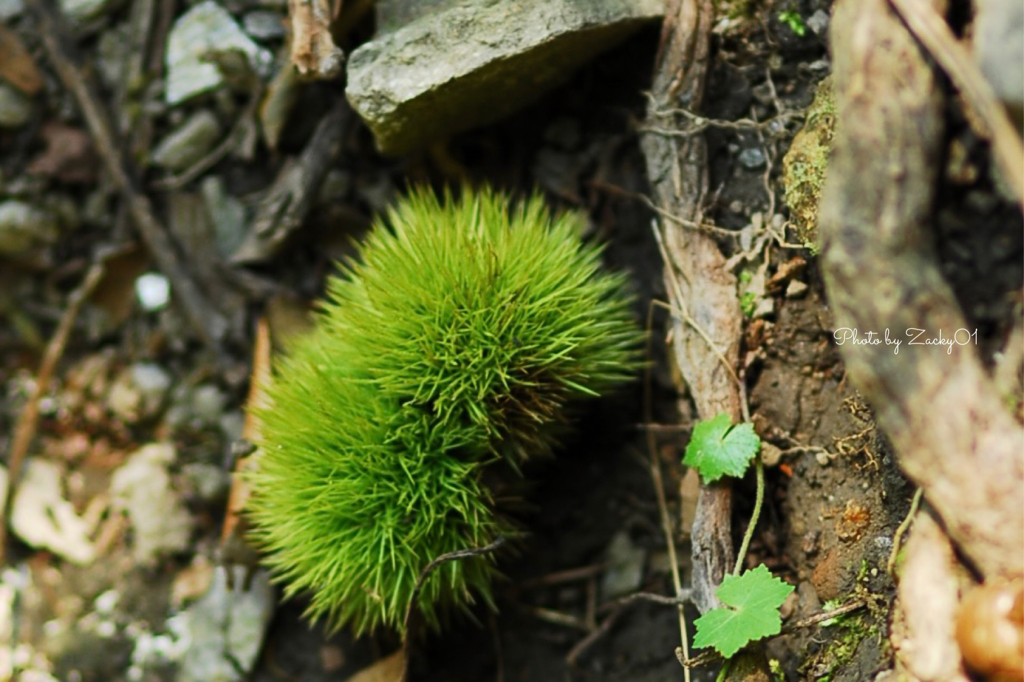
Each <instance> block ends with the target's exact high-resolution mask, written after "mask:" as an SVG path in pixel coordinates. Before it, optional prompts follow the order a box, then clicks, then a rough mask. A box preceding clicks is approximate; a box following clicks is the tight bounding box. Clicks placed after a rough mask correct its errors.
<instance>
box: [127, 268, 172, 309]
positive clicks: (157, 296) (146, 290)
mask: <svg viewBox="0 0 1024 682" xmlns="http://www.w3.org/2000/svg"><path fill="white" fill-rule="evenodd" d="M135 294H136V296H138V297H139V303H141V304H142V308H143V310H146V311H149V312H153V311H155V310H160V309H162V308H165V307H166V306H167V303H168V301H170V300H171V285H170V282H168V281H167V278H166V277H164V276H163V275H161V274H160V273H157V272H147V273H146V274H144V275H142V276H141V277H139V278H138V279H137V280H135Z"/></svg>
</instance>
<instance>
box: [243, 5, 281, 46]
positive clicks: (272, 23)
mask: <svg viewBox="0 0 1024 682" xmlns="http://www.w3.org/2000/svg"><path fill="white" fill-rule="evenodd" d="M242 27H243V28H244V29H245V32H246V33H248V34H249V35H251V36H252V37H253V38H255V39H256V40H275V39H277V38H284V33H285V32H284V17H283V16H281V15H280V14H278V13H277V12H271V11H270V10H265V9H258V10H255V11H252V12H249V13H248V14H246V15H245V16H244V17H242Z"/></svg>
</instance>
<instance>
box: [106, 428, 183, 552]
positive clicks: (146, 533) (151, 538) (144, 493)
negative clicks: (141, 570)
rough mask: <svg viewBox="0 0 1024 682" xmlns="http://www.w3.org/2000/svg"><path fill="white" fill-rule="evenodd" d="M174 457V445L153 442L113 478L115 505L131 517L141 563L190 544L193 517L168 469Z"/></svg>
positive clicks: (135, 548) (122, 466) (115, 473)
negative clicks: (176, 490)
mask: <svg viewBox="0 0 1024 682" xmlns="http://www.w3.org/2000/svg"><path fill="white" fill-rule="evenodd" d="M175 456H176V455H175V451H174V446H172V445H170V444H167V443H150V444H149V445H145V446H143V447H142V448H140V449H139V450H137V451H135V452H134V453H132V455H131V456H129V458H128V460H127V461H126V462H125V463H124V464H122V465H121V466H120V467H119V468H118V469H117V471H115V472H114V475H113V477H112V478H111V481H110V494H111V498H112V499H113V504H114V507H115V508H117V509H121V510H123V511H124V512H126V513H127V514H128V517H129V519H131V524H132V530H133V538H134V543H133V544H134V546H133V554H134V556H135V559H136V561H138V562H140V563H146V564H150V563H153V562H154V561H156V560H157V558H158V557H160V556H161V555H163V554H166V553H174V552H181V551H183V550H185V549H186V548H187V547H188V544H189V538H190V536H191V534H192V525H193V522H192V517H191V516H190V515H189V513H188V510H187V509H185V505H184V503H183V502H182V500H181V498H180V496H179V495H178V494H177V493H176V492H175V491H174V489H173V487H172V485H171V477H170V474H169V473H168V472H167V467H168V466H169V465H170V464H171V463H173V462H174V459H175Z"/></svg>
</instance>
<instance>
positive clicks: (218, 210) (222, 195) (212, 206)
mask: <svg viewBox="0 0 1024 682" xmlns="http://www.w3.org/2000/svg"><path fill="white" fill-rule="evenodd" d="M201 190H202V194H203V201H204V202H205V203H206V211H207V213H209V214H210V220H211V221H212V222H213V231H214V239H215V240H216V242H217V251H218V252H219V253H220V255H221V256H223V257H225V258H227V257H228V256H229V255H231V254H232V253H234V252H235V250H237V249H238V247H239V246H240V245H241V244H242V240H243V239H245V226H246V215H245V205H244V204H243V203H242V202H241V201H239V200H238V199H236V198H235V197H233V196H231V195H230V194H228V192H227V190H226V189H225V188H224V180H223V178H221V177H220V176H219V175H211V176H209V177H207V178H206V179H205V180H203V184H202V185H201Z"/></svg>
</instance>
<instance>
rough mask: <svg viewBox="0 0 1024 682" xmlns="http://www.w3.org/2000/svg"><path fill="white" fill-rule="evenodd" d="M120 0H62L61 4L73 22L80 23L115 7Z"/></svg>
mask: <svg viewBox="0 0 1024 682" xmlns="http://www.w3.org/2000/svg"><path fill="white" fill-rule="evenodd" d="M118 2H119V0H60V6H61V9H63V10H64V14H65V15H66V16H67V17H68V19H70V20H71V22H72V23H75V24H79V23H82V22H85V21H88V20H89V19H95V18H96V17H98V16H100V15H101V14H103V13H105V12H107V11H109V10H112V9H114V7H115V6H116V5H117V4H118Z"/></svg>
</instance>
